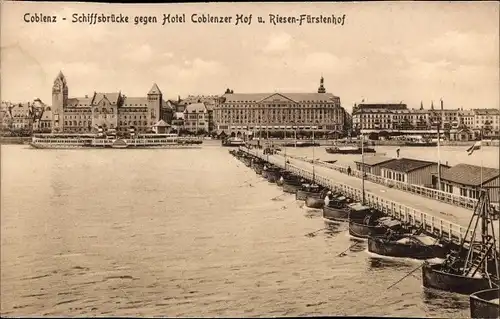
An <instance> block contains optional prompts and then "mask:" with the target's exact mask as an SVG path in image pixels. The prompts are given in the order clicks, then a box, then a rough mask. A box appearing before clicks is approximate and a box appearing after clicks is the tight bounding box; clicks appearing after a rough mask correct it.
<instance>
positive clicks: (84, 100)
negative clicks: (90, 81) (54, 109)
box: [68, 96, 93, 107]
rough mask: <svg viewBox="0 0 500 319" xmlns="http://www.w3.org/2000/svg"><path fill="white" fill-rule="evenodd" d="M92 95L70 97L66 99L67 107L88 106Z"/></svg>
mask: <svg viewBox="0 0 500 319" xmlns="http://www.w3.org/2000/svg"><path fill="white" fill-rule="evenodd" d="M92 99H93V97H88V96H86V97H72V98H69V99H68V107H90V106H91V104H92Z"/></svg>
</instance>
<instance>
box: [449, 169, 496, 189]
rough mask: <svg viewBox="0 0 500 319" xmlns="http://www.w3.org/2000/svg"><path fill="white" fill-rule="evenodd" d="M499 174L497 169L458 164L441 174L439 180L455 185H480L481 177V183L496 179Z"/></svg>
mask: <svg viewBox="0 0 500 319" xmlns="http://www.w3.org/2000/svg"><path fill="white" fill-rule="evenodd" d="M499 174H500V170H499V169H498V168H491V167H483V168H482V173H481V166H476V165H470V164H458V165H455V166H453V167H451V168H449V169H447V170H446V171H444V172H442V173H441V179H442V180H446V181H449V182H454V183H457V184H462V185H468V186H479V185H481V176H482V179H483V183H485V182H489V181H490V180H492V179H494V178H497V177H498V176H499Z"/></svg>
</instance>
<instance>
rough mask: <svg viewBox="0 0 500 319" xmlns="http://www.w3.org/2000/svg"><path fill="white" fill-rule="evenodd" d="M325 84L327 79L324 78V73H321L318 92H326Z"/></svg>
mask: <svg viewBox="0 0 500 319" xmlns="http://www.w3.org/2000/svg"><path fill="white" fill-rule="evenodd" d="M324 84H325V79H324V78H323V74H321V79H320V80H319V88H318V93H326V89H325V85H324Z"/></svg>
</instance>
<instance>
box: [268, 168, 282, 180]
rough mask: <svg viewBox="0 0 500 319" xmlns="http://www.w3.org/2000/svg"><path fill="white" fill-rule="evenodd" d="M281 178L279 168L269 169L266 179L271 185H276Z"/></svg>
mask: <svg viewBox="0 0 500 319" xmlns="http://www.w3.org/2000/svg"><path fill="white" fill-rule="evenodd" d="M279 178H280V170H279V169H278V168H273V169H268V170H267V176H266V179H267V181H268V182H269V183H276V181H277V180H278V179H279Z"/></svg>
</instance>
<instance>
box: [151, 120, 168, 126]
mask: <svg viewBox="0 0 500 319" xmlns="http://www.w3.org/2000/svg"><path fill="white" fill-rule="evenodd" d="M153 126H157V127H170V125H169V124H168V123H167V122H165V121H164V120H159V121H158V122H156V124H155V125H153Z"/></svg>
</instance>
